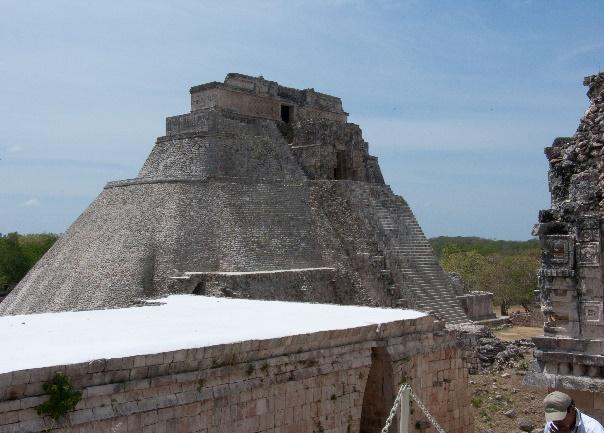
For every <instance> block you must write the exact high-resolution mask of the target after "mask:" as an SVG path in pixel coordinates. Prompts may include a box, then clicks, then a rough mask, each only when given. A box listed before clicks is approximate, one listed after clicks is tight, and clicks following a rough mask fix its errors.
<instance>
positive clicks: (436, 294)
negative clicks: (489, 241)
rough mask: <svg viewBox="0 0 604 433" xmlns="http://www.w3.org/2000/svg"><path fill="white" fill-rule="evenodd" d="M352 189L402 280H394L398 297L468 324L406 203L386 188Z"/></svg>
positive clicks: (388, 261) (376, 186) (389, 262)
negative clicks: (398, 291)
mask: <svg viewBox="0 0 604 433" xmlns="http://www.w3.org/2000/svg"><path fill="white" fill-rule="evenodd" d="M353 188H354V189H355V190H357V191H356V192H358V197H359V198H360V205H361V206H362V208H363V213H364V215H365V218H366V219H367V221H368V222H369V224H370V225H371V226H372V227H373V228H374V230H375V231H376V234H377V237H378V239H379V243H380V247H381V248H383V251H384V256H385V259H386V264H387V266H388V267H389V268H390V270H391V271H392V273H393V274H394V275H396V274H398V275H399V276H400V277H401V278H400V279H397V278H395V281H396V280H400V283H399V284H400V285H401V286H402V287H400V289H401V295H402V296H409V295H411V296H413V299H412V300H411V302H410V304H411V305H413V306H414V307H415V308H417V309H420V310H425V311H433V312H435V313H436V314H437V315H439V316H441V317H442V318H443V319H445V320H446V321H447V322H449V323H464V322H469V319H468V318H467V316H466V315H465V313H464V311H463V309H462V308H461V306H460V305H459V303H458V302H457V300H456V299H455V293H454V292H453V290H452V288H451V287H450V285H449V282H448V280H447V277H446V275H445V273H444V272H443V270H442V268H441V267H440V264H439V263H438V260H437V258H436V256H435V254H434V251H433V250H432V246H431V245H430V243H429V242H428V240H427V239H426V236H425V235H424V233H423V231H422V229H421V227H420V226H419V224H418V223H417V220H416V219H415V216H414V215H413V212H412V211H411V208H410V207H409V205H408V204H407V203H406V202H405V200H404V199H403V198H402V197H399V196H397V195H395V194H394V193H393V192H392V190H391V189H390V187H389V186H386V185H376V184H361V183H356V185H354V186H353ZM402 301H404V300H402Z"/></svg>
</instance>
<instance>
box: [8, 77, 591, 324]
mask: <svg viewBox="0 0 604 433" xmlns="http://www.w3.org/2000/svg"><path fill="white" fill-rule="evenodd" d="M589 254H591V250H588V249H586V250H585V257H586V260H587V259H588V257H591V256H589ZM169 293H207V294H212V295H217V296H237V297H243V298H245V297H248V298H259V299H277V300H297V301H314V302H318V301H320V302H327V303H341V304H365V305H378V306H401V307H406V308H415V309H420V310H424V311H434V312H435V313H436V314H437V315H439V316H440V317H442V318H444V319H446V320H447V321H448V322H450V323H459V322H467V321H468V319H467V316H466V315H465V314H464V312H463V310H462V309H461V307H460V305H459V304H458V302H457V300H456V299H455V293H454V292H453V290H452V288H451V287H450V284H449V282H448V280H447V278H446V276H445V274H444V273H443V271H442V269H441V268H440V265H439V263H438V261H437V259H436V257H435V255H434V253H433V251H432V248H431V246H430V244H429V242H428V240H427V239H426V237H425V236H424V234H423V232H422V230H421V228H420V226H419V225H418V223H417V221H416V219H415V217H414V215H413V212H412V211H411V209H410V208H409V206H408V205H407V203H406V202H405V200H404V199H403V198H401V197H399V196H397V195H395V194H393V192H392V191H391V189H390V188H389V187H388V186H387V185H385V184H384V179H383V177H382V174H381V171H380V168H379V165H378V162H377V158H375V157H373V156H371V155H369V153H368V144H367V142H366V141H364V140H363V137H362V133H361V129H360V128H359V126H357V125H355V124H352V123H347V113H346V112H344V111H343V109H342V102H341V100H340V99H339V98H337V97H334V96H329V95H325V94H322V93H319V92H316V91H314V90H313V89H306V90H297V89H292V88H288V87H284V86H280V85H279V84H277V83H276V82H273V81H268V80H265V79H263V78H262V77H249V76H245V75H240V74H229V75H227V77H226V79H225V81H224V83H218V82H214V83H208V84H204V85H201V86H195V87H193V88H192V89H191V112H190V113H187V114H183V115H179V116H174V117H169V118H168V119H167V120H166V136H164V137H160V138H158V139H157V142H156V144H155V147H154V148H153V150H152V152H151V154H150V155H149V157H148V158H147V160H146V162H145V164H144V165H143V167H142V169H141V171H140V173H139V175H138V177H136V178H134V179H128V180H122V181H116V182H109V183H108V184H107V186H106V187H105V189H104V191H103V192H102V193H101V194H100V195H99V196H98V197H97V198H96V200H95V201H94V202H93V203H92V204H91V205H90V206H89V207H88V209H86V211H85V212H84V213H83V214H82V215H81V216H80V217H79V218H78V219H77V220H76V221H75V223H74V224H73V225H72V226H71V227H70V228H69V230H68V231H67V232H66V234H65V235H64V236H63V237H61V239H59V241H57V243H56V244H55V245H54V246H53V248H52V249H51V250H50V251H49V252H48V253H47V254H46V255H45V256H44V258H43V259H42V260H40V262H39V263H38V264H37V265H36V266H35V267H34V268H33V269H32V270H31V271H30V272H29V274H28V275H27V276H26V277H25V278H24V279H23V281H22V282H21V283H20V284H19V285H18V286H17V287H16V288H15V289H14V290H13V291H12V293H11V294H10V295H9V296H8V297H7V299H6V300H5V301H4V302H2V304H0V315H7V314H22V313H34V312H45V311H63V310H85V309H98V308H109V307H120V306H128V305H132V304H135V303H137V302H139V301H140V300H142V299H148V298H154V297H158V296H163V295H166V294H169Z"/></svg>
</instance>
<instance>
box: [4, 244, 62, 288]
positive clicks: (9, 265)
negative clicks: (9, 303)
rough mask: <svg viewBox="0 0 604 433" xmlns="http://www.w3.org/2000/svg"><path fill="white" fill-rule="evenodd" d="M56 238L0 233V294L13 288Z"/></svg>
mask: <svg viewBox="0 0 604 433" xmlns="http://www.w3.org/2000/svg"><path fill="white" fill-rule="evenodd" d="M57 238H58V236H57V235H54V234H50V233H42V234H30V235H20V234H18V233H8V234H6V235H3V234H1V233H0V292H4V291H10V290H11V289H12V288H13V287H15V286H16V285H17V283H18V282H19V281H20V280H21V278H23V277H24V276H25V274H26V273H27V272H28V271H29V270H30V269H31V268H32V267H33V266H34V265H35V264H36V262H37V261H38V260H39V259H40V257H42V256H43V255H44V253H46V251H48V249H49V248H50V247H51V246H52V245H53V244H54V243H55V241H56V240H57Z"/></svg>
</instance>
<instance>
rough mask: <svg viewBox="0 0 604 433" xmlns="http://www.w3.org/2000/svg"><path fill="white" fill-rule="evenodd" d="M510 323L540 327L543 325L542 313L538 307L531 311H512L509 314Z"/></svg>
mask: <svg viewBox="0 0 604 433" xmlns="http://www.w3.org/2000/svg"><path fill="white" fill-rule="evenodd" d="M509 319H510V323H511V324H512V325H514V326H530V327H537V328H540V327H542V326H543V313H542V312H541V309H540V308H538V307H537V308H535V309H533V310H532V311H529V312H525V311H514V312H513V313H510V316H509Z"/></svg>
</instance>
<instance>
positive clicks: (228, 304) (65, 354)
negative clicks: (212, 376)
mask: <svg viewBox="0 0 604 433" xmlns="http://www.w3.org/2000/svg"><path fill="white" fill-rule="evenodd" d="M158 301H159V302H161V303H162V304H161V305H148V306H143V307H132V308H122V309H114V310H95V311H78V312H65V313H46V314H30V315H21V316H6V317H0V373H5V372H9V371H15V370H23V369H29V368H38V367H49V366H53V365H65V364H74V363H78V362H85V361H91V360H93V359H99V358H118V357H124V356H133V355H144V354H152V353H160V352H166V351H172V350H179V349H188V348H193V347H205V346H213V345H216V344H226V343H236V342H239V341H246V340H263V339H270V338H278V337H285V336H288V335H298V334H306V333H312V332H319V331H328V330H336V329H347V328H355V327H359V326H365V325H372V324H378V323H387V322H393V321H396V320H404V319H415V318H418V317H422V316H425V314H424V313H421V312H419V311H414V310H400V309H385V308H371V307H356V306H341V305H326V304H308V303H297V302H278V301H253V300H245V299H229V298H212V297H206V296H195V295H174V296H169V297H167V298H164V299H159V300H158Z"/></svg>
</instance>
